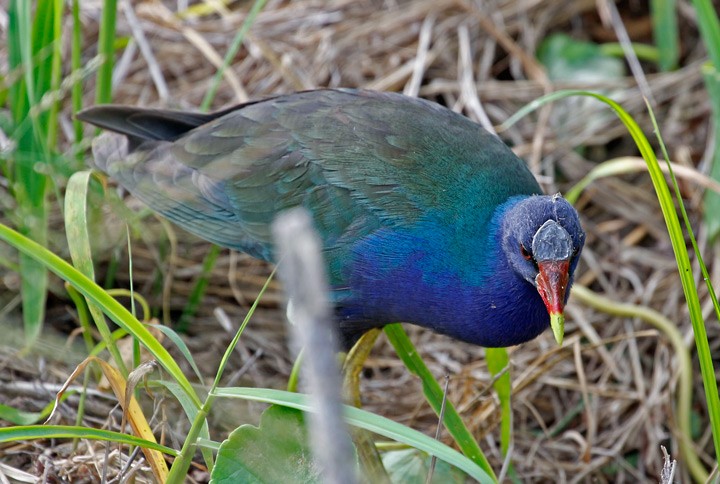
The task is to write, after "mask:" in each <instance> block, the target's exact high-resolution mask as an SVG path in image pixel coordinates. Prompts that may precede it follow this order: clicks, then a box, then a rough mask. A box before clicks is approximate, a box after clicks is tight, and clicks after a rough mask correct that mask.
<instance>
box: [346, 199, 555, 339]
mask: <svg viewBox="0 0 720 484" xmlns="http://www.w3.org/2000/svg"><path fill="white" fill-rule="evenodd" d="M511 205H512V203H509V204H506V205H505V206H501V207H499V208H498V209H497V210H496V211H495V213H494V214H493V216H492V218H491V220H490V221H489V223H486V224H478V225H480V227H479V230H478V233H477V234H472V235H474V237H468V236H467V234H464V236H461V237H455V236H453V235H454V234H453V233H452V231H448V230H447V227H445V228H443V227H438V226H436V225H435V226H427V225H424V226H419V227H415V228H413V229H412V230H407V229H406V230H403V231H398V230H394V231H392V232H391V233H390V232H389V231H388V232H383V231H381V232H379V233H377V234H376V235H374V236H373V237H370V238H367V239H365V240H364V241H363V242H362V245H363V247H358V250H357V251H356V252H355V253H356V254H362V259H359V260H356V261H355V270H354V271H353V274H352V276H351V283H350V286H351V287H352V291H353V295H352V299H351V300H347V301H342V302H341V304H342V305H343V311H342V313H343V315H344V316H345V317H347V318H348V319H351V320H352V319H355V320H358V319H359V320H367V321H374V322H383V323H392V322H411V323H413V324H417V325H419V326H424V327H428V328H432V329H434V330H435V331H438V332H440V333H444V334H447V335H449V336H452V337H453V338H456V339H459V340H462V341H467V342H469V343H473V344H477V345H481V346H490V345H491V342H492V345H494V346H512V345H515V344H519V343H521V342H523V341H527V340H529V339H532V338H534V337H535V336H537V335H538V334H540V333H541V332H542V331H544V330H545V329H546V328H547V327H548V326H549V324H550V322H549V321H550V320H549V316H548V314H547V310H546V309H545V307H544V305H543V303H542V300H541V299H540V296H539V294H538V292H537V290H536V289H535V287H533V286H532V285H531V284H530V283H528V282H527V281H525V280H524V279H522V278H521V277H520V276H519V275H518V274H517V273H516V272H515V271H514V270H513V269H512V268H511V267H510V266H509V263H508V260H507V257H506V256H505V254H504V253H503V248H502V246H503V244H502V243H501V240H500V239H501V236H500V229H499V228H500V227H501V226H502V224H501V223H500V222H501V221H502V218H503V217H504V214H505V212H506V211H507V208H509V207H510V206H511ZM458 239H460V241H458ZM440 249H442V250H440ZM436 254H439V256H440V257H441V259H438V258H437V257H438V256H435V258H434V257H433V256H434V255H436ZM368 308H375V309H371V311H373V312H372V314H370V313H368Z"/></svg>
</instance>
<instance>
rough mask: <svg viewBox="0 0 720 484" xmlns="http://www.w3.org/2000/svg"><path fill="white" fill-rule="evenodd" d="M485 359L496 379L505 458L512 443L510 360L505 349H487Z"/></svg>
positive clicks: (501, 441) (501, 437)
mask: <svg viewBox="0 0 720 484" xmlns="http://www.w3.org/2000/svg"><path fill="white" fill-rule="evenodd" d="M485 359H486V360H487V365H488V370H490V373H491V374H492V376H493V377H495V381H493V388H494V389H495V392H496V393H497V396H498V399H499V400H500V416H501V420H500V448H501V450H502V453H503V456H505V455H507V452H508V450H509V449H510V442H511V441H512V409H511V407H510V404H511V401H510V394H511V390H512V383H511V381H510V358H509V357H508V353H507V350H506V349H505V348H486V349H485ZM503 372H504V373H503Z"/></svg>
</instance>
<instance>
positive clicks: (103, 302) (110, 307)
mask: <svg viewBox="0 0 720 484" xmlns="http://www.w3.org/2000/svg"><path fill="white" fill-rule="evenodd" d="M0 240H4V241H5V242H7V243H9V244H10V245H12V246H13V247H15V248H16V249H18V250H19V251H20V252H22V253H24V254H26V255H28V256H30V257H32V258H33V259H35V260H37V261H38V262H40V263H41V264H42V265H43V266H45V267H46V268H48V269H50V270H51V271H52V272H54V273H55V274H57V276H58V277H60V278H61V279H63V280H65V281H67V282H68V283H70V284H72V285H73V286H74V287H75V288H76V289H77V290H78V292H80V293H81V294H82V295H83V296H85V297H86V298H88V299H89V300H90V301H92V302H94V303H95V304H97V305H98V306H100V307H101V308H102V309H103V312H104V313H105V314H107V315H108V316H109V317H110V319H112V320H113V321H115V323H117V324H118V325H119V326H120V327H122V328H123V329H124V330H126V331H127V332H128V333H130V334H132V335H133V336H134V337H135V338H137V339H138V340H139V341H140V342H141V343H142V344H143V345H144V346H145V348H147V350H148V351H149V352H150V354H152V355H153V356H154V357H155V359H157V361H158V363H159V364H160V365H161V366H162V367H163V368H165V370H166V371H167V372H168V373H170V376H172V377H173V378H174V379H175V380H176V381H177V383H178V384H179V385H180V386H181V387H182V388H183V390H184V391H185V392H186V393H187V395H188V397H189V398H190V399H191V400H192V401H193V403H194V404H195V405H197V406H198V407H200V406H201V405H202V403H201V402H200V399H199V398H198V396H197V394H196V393H195V390H194V389H193V387H192V385H191V384H190V382H189V381H188V379H187V378H186V377H185V375H184V374H183V372H182V370H181V369H180V367H179V366H178V364H177V363H176V362H175V360H174V358H173V357H172V355H170V353H168V351H167V350H166V349H165V348H164V347H163V346H162V345H161V344H160V342H159V341H158V340H157V339H155V337H154V336H153V335H152V334H151V333H150V332H149V331H148V330H147V328H145V326H144V325H143V324H142V323H141V322H140V321H138V320H137V319H136V318H135V317H134V316H133V315H132V314H130V312H129V311H128V310H127V309H125V307H123V306H122V305H121V304H120V303H119V302H117V301H116V300H115V299H114V298H112V297H111V296H110V295H109V294H108V293H107V292H105V291H104V290H103V289H102V288H101V287H100V286H98V285H97V284H95V282H93V281H92V280H90V279H88V278H87V277H86V276H85V275H84V274H83V273H81V272H80V271H78V270H77V269H75V268H74V267H73V266H71V265H70V264H68V263H67V262H65V261H64V260H62V259H61V258H60V257H58V256H57V255H55V254H53V253H52V252H50V251H49V250H47V249H45V248H44V247H42V246H40V245H39V244H37V243H36V242H34V241H32V240H30V239H28V238H27V237H25V236H23V235H22V234H20V233H19V232H16V231H14V230H12V229H11V228H9V227H8V226H6V225H4V224H0Z"/></svg>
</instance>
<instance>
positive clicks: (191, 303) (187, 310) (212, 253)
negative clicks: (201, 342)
mask: <svg viewBox="0 0 720 484" xmlns="http://www.w3.org/2000/svg"><path fill="white" fill-rule="evenodd" d="M221 250H222V249H221V248H220V246H218V245H215V244H212V245H211V246H210V250H209V251H208V253H207V255H206V256H205V259H204V260H203V264H202V272H201V273H200V276H199V277H198V280H197V281H196V282H195V285H194V286H193V289H192V292H191V293H190V297H188V300H187V303H185V307H184V308H183V312H182V314H181V315H180V319H179V320H178V323H177V330H178V332H179V333H184V332H186V331H187V329H188V326H189V325H190V320H191V319H192V318H193V316H194V315H195V312H196V311H197V309H198V307H200V301H202V298H203V296H204V295H205V290H206V289H207V285H208V283H209V282H210V274H212V271H213V268H214V267H215V263H216V262H217V258H218V256H219V255H220V251H221Z"/></svg>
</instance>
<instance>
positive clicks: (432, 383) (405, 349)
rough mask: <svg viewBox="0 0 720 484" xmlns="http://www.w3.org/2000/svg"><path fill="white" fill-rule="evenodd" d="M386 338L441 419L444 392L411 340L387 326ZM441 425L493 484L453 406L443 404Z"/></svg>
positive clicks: (479, 451)
mask: <svg viewBox="0 0 720 484" xmlns="http://www.w3.org/2000/svg"><path fill="white" fill-rule="evenodd" d="M385 334H386V335H387V337H388V340H389V341H390V343H391V344H392V345H393V347H394V348H395V351H396V352H397V354H398V356H399V357H400V359H401V360H402V361H403V363H404V364H405V366H406V367H407V369H408V370H410V372H411V373H413V374H415V375H417V376H418V377H420V380H421V381H422V385H423V393H424V394H425V398H426V399H427V401H428V403H429V404H430V406H431V407H432V409H433V410H434V411H435V413H436V414H438V415H440V408H441V407H442V401H443V390H442V388H441V387H440V384H439V383H438V382H437V380H435V377H434V376H433V375H432V373H430V370H429V369H428V367H427V366H426V365H425V362H423V360H422V358H420V355H419V354H418V352H417V350H416V349H415V347H414V346H413V344H412V342H411V341H410V338H408V336H407V334H406V333H405V330H403V328H402V326H400V325H399V324H389V325H387V326H385ZM443 420H444V422H443V423H444V425H445V428H447V430H448V432H449V433H450V435H451V436H452V438H453V439H455V442H456V443H457V445H458V447H460V450H462V452H463V454H465V455H466V456H467V457H468V458H469V459H470V460H472V461H473V462H475V464H477V465H478V466H480V468H481V469H483V471H484V472H486V473H487V474H488V475H489V476H491V477H492V479H493V480H494V481H495V480H497V478H496V477H495V473H494V471H493V470H492V467H490V463H489V462H488V461H487V458H486V457H485V454H484V453H483V451H482V449H480V446H479V445H478V443H477V441H476V440H475V438H474V437H473V435H472V433H470V431H469V430H468V428H467V427H466V426H465V424H464V423H463V421H462V419H461V418H460V415H459V414H458V413H457V410H455V406H454V405H453V404H452V403H450V401H449V400H448V401H447V402H446V404H445V418H444V419H443Z"/></svg>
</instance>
